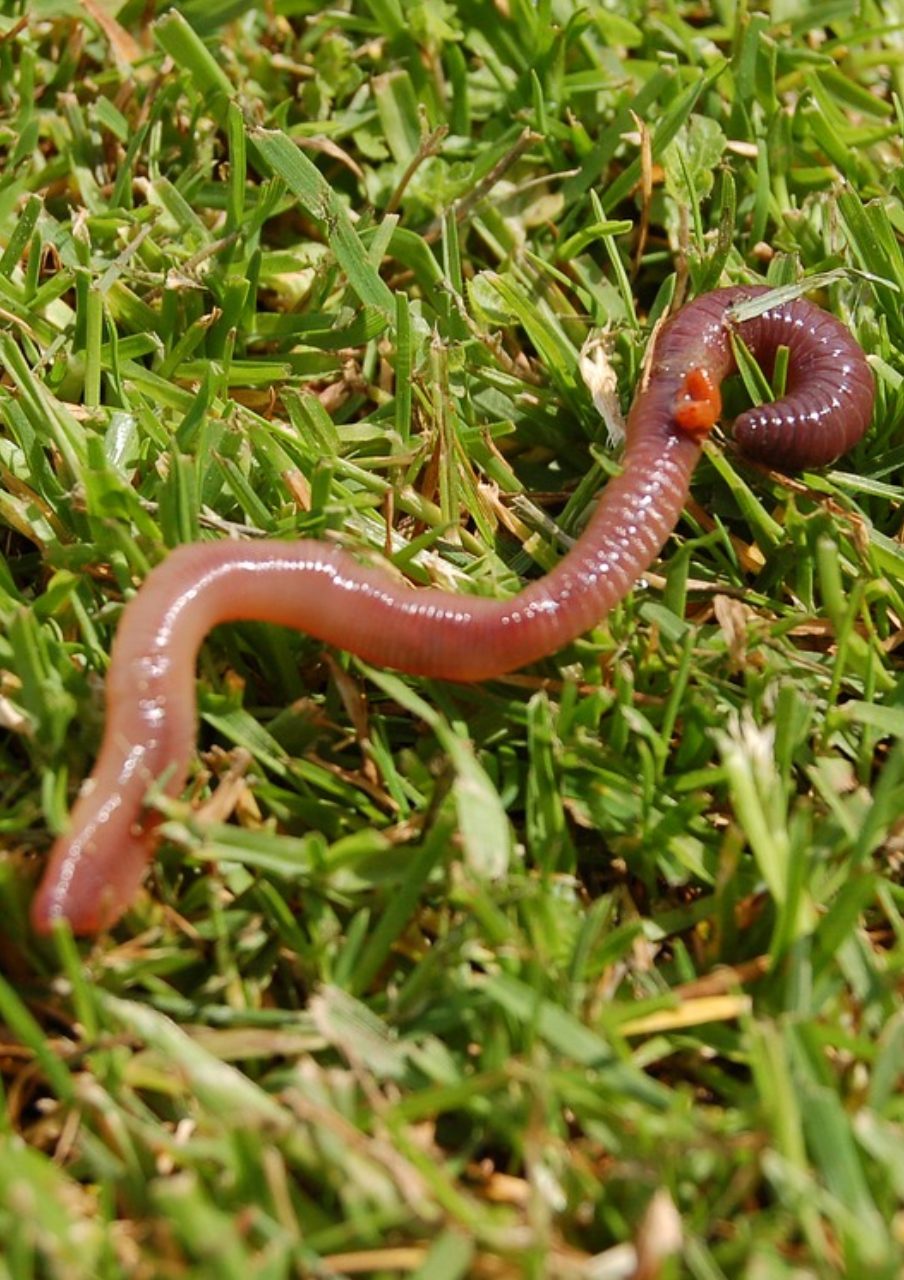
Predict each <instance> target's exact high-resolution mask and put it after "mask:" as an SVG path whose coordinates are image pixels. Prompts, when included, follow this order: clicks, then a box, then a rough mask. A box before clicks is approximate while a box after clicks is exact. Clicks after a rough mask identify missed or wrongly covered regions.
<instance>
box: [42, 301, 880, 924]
mask: <svg viewBox="0 0 904 1280" xmlns="http://www.w3.org/2000/svg"><path fill="white" fill-rule="evenodd" d="M767 292H768V290H766V289H765V288H762V287H755V286H751V287H746V286H739V287H735V288H729V289H720V290H717V291H716V292H713V293H710V294H706V295H704V296H703V297H701V298H698V299H697V300H696V301H695V302H692V303H690V304H689V305H688V306H686V307H684V308H683V310H681V311H680V312H678V314H677V315H676V316H675V317H674V318H673V319H671V320H670V321H669V322H668V323H667V324H666V325H664V326H663V328H662V330H661V332H660V334H659V336H658V339H657V341H656V345H655V352H654V356H653V359H652V362H651V364H650V367H649V370H648V375H647V377H646V379H645V381H644V384H643V386H642V388H641V389H640V391H639V392H638V394H637V396H636V398H635V400H634V404H633V406H632V408H631V411H630V414H629V416H628V422H627V439H626V446H625V455H624V468H623V470H622V472H621V474H620V475H619V476H618V477H617V478H616V479H614V480H611V481H610V482H609V484H608V485H607V486H606V488H605V490H604V491H603V493H602V496H601V497H600V499H599V502H598V505H597V507H596V510H595V512H594V513H593V515H592V517H591V519H590V521H589V523H588V524H587V527H586V528H585V530H584V532H583V533H582V535H581V537H580V538H579V539H578V540H577V542H576V544H575V545H574V546H573V547H572V549H571V550H570V551H569V552H568V554H567V555H566V556H565V557H564V558H563V559H562V561H561V562H560V563H559V564H558V566H557V567H556V568H555V569H553V571H552V572H551V573H549V574H547V575H546V576H545V577H543V578H541V579H539V580H537V581H536V582H533V583H531V584H530V585H529V586H527V587H525V588H524V590H523V591H521V592H520V593H519V594H518V595H517V596H515V597H513V598H512V599H510V600H505V601H496V600H488V599H482V598H477V597H470V596H459V595H454V594H451V593H448V592H445V591H440V590H435V589H428V590H412V589H409V588H406V587H405V586H404V585H400V584H399V583H398V582H397V581H396V580H395V579H394V578H393V577H391V576H390V575H389V574H388V573H387V572H385V571H383V570H381V569H378V568H368V567H364V566H362V565H360V564H359V563H358V562H357V561H356V560H355V559H354V558H353V557H352V556H351V555H349V553H348V552H347V551H344V550H342V549H340V548H338V547H336V546H334V545H332V544H330V543H326V542H317V541H312V540H311V541H308V540H302V541H297V542H258V543H237V542H199V543H193V544H190V545H187V546H184V547H181V548H179V549H178V550H176V551H173V552H172V553H171V554H170V555H169V556H168V557H167V559H166V560H165V561H164V562H163V563H162V564H161V565H159V566H158V567H157V568H155V569H154V570H153V572H152V573H151V574H150V575H149V576H148V578H147V580H146V582H145V583H144V585H143V586H142V588H141V590H140V591H139V592H138V593H137V595H136V596H135V597H134V599H133V600H131V601H130V603H129V604H128V606H127V607H126V609H125V611H124V613H123V617H122V621H121V623H120V626H119V631H118V633H117V636H116V640H115V643H114V646H113V652H112V658H111V663H110V670H109V674H108V677H107V722H106V729H105V733H104V738H103V742H102V745H101V751H100V756H99V758H98V761H97V765H96V767H95V769H94V772H93V774H92V776H91V779H90V780H89V782H88V784H87V786H86V787H85V788H84V789H83V792H82V795H81V796H80V798H79V799H78V801H77V802H76V804H75V807H74V809H73V812H72V816H71V823H70V830H69V832H68V834H66V835H64V836H62V837H60V838H59V839H58V840H57V841H56V843H55V845H54V847H53V850H52V852H51V857H50V862H49V865H48V868H47V871H46V873H45V875H44V878H43V881H42V883H41V885H40V887H39V889H38V892H37V894H36V896H35V899H34V903H33V907H32V920H33V922H34V925H35V927H36V928H37V929H38V930H40V931H46V930H47V929H48V928H49V927H50V926H51V924H52V922H53V921H54V920H55V919H57V918H60V917H65V918H66V919H67V920H68V921H69V922H70V924H71V926H72V928H73V930H74V931H75V932H77V933H93V932H96V931H97V930H99V929H101V928H104V927H106V926H107V925H109V924H111V923H112V922H113V921H114V920H115V919H116V918H117V917H118V916H119V915H120V914H121V912H122V911H123V910H124V909H125V908H126V907H127V906H128V905H129V903H130V901H131V900H132V898H133V896H134V894H135V892H136V891H137V889H138V886H139V884H140V882H141V879H142V876H143V874H144V870H145V867H146V865H147V862H148V859H149V858H150V857H151V856H152V854H153V850H154V845H155V839H156V832H155V828H156V826H157V823H158V821H159V817H158V815H157V814H156V813H155V812H154V811H153V810H151V809H147V808H145V804H144V801H145V797H146V795H147V792H148V788H149V787H150V786H151V784H152V783H155V782H156V783H158V784H159V785H161V786H162V789H163V790H164V792H165V793H167V794H169V795H178V794H179V793H180V792H181V791H182V790H183V788H184V786H185V782H186V778H187V774H188V767H189V762H190V760H191V755H192V752H193V750H194V742H195V734H196V712H195V691H194V678H195V677H194V670H195V659H196V656H197V652H198V649H199V647H200V645H201V642H202V640H203V638H204V636H205V635H206V633H207V632H208V631H209V630H210V629H211V628H212V627H215V626H217V625H218V624H219V623H221V622H229V621H235V620H239V619H248V620H251V619H255V620H261V621H265V622H272V623H278V624H280V625H283V626H287V627H294V628H297V629H298V630H300V631H304V632H307V633H308V634H309V635H311V636H315V637H317V638H318V639H320V640H323V641H325V642H327V643H328V644H332V645H336V646H338V647H340V648H342V649H346V650H348V651H350V652H352V653H354V654H357V655H358V656H360V657H362V658H365V659H366V660H367V661H369V662H372V663H376V664H378V665H381V666H387V667H395V668H396V669H398V670H401V671H406V672H410V673H412V674H418V675H427V676H436V677H440V678H443V679H447V680H461V681H465V680H483V679H486V678H489V677H492V676H499V675H502V674H504V673H506V672H508V671H512V670H514V669H516V668H518V667H521V666H524V665H525V664H527V663H530V662H533V661H535V660H536V659H538V658H542V657H544V656H546V655H548V654H550V653H553V652H555V651H556V650H557V649H559V648H561V647H562V646H563V645H564V644H566V643H568V642H569V641H571V640H573V639H575V638H576V637H577V636H579V635H581V634H582V632H584V631H587V630H588V629H589V628H590V627H592V626H594V625H595V624H596V623H598V622H599V621H600V620H601V619H602V618H603V616H604V615H605V614H606V613H607V612H608V610H609V609H611V608H612V606H613V605H614V604H616V603H617V602H618V601H619V600H621V599H622V598H623V597H624V596H625V595H626V594H627V593H628V591H629V590H630V588H631V586H632V584H633V583H634V582H635V581H636V580H637V578H638V577H639V576H640V575H641V574H642V573H643V572H644V570H645V569H647V568H648V567H649V565H650V564H651V563H652V561H653V560H654V558H655V557H656V555H657V554H658V552H659V551H660V550H661V548H662V546H663V544H664V543H665V541H666V539H667V538H668V536H669V534H670V533H671V531H672V529H673V528H674V526H675V524H676V522H677V520H678V518H679V516H680V514H681V511H682V508H683V507H684V504H685V501H686V499H687V495H688V487H689V484H690V479H691V475H692V473H693V470H694V466H695V464H696V462H697V459H698V457H699V455H700V450H701V447H702V442H703V439H704V438H705V436H706V433H707V432H708V430H709V429H710V428H711V427H712V426H713V424H714V423H715V421H716V419H717V418H718V416H719V412H720V396H719V386H720V384H721V382H722V380H723V379H724V378H725V377H726V375H727V374H729V373H730V372H731V371H732V370H733V369H734V358H733V355H732V348H731V342H730V332H731V329H732V328H733V327H734V328H736V329H737V331H738V332H739V333H740V335H741V337H742V338H743V340H744V342H745V343H746V344H747V346H748V347H749V348H750V349H751V351H752V352H753V354H754V355H755V356H756V357H757V359H758V360H759V361H760V362H761V363H762V364H763V365H764V367H765V368H766V369H767V371H768V370H769V368H770V366H771V363H772V360H773V358H774V355H775V352H776V350H777V348H778V347H779V346H780V345H782V344H784V345H786V346H787V347H788V348H789V351H790V359H789V375H788V386H787V391H786V394H785V395H784V396H783V398H782V399H781V400H778V401H776V402H775V403H773V404H768V405H763V406H760V407H758V408H754V409H750V410H748V411H747V412H746V413H744V414H743V415H741V417H739V418H738V419H737V420H736V422H735V425H734V435H735V438H736V439H737V440H738V441H739V442H740V444H741V447H742V448H743V450H744V451H745V453H747V454H748V455H749V456H751V457H753V458H756V459H758V460H762V461H768V462H769V463H771V464H772V465H774V466H778V467H787V468H795V467H801V466H818V465H821V464H823V463H826V462H830V461H831V460H833V459H834V458H836V457H838V456H839V455H840V454H842V453H843V452H844V451H845V450H846V449H848V448H850V446H851V445H852V444H853V443H854V442H855V441H856V440H858V439H859V438H860V436H861V435H862V434H863V433H864V431H865V430H866V428H867V426H868V424H869V421H870V416H871V413H872V405H873V390H874V388H873V378H872V374H871V371H870V369H869V366H868V365H867V363H866V360H865V358H864V356H863V353H862V351H861V350H860V348H859V347H858V346H857V344H856V343H855V341H854V340H853V338H852V337H851V335H850V334H849V333H848V331H847V329H845V327H844V326H843V325H842V324H841V323H840V322H839V321H838V320H837V319H835V318H834V317H833V316H831V315H829V314H828V313H827V312H825V311H822V310H821V309H820V308H818V307H816V306H814V305H812V304H811V303H809V302H806V301H804V300H796V301H793V302H790V303H785V304H783V305H780V306H775V307H772V308H769V309H767V310H765V311H764V312H763V313H762V314H761V315H759V316H757V317H756V318H754V319H750V320H746V321H744V322H743V323H742V324H733V322H732V320H731V316H730V312H731V308H732V307H733V306H736V305H738V304H739V303H742V302H745V301H748V300H750V299H753V298H756V297H759V296H760V295H763V294H765V293H767Z"/></svg>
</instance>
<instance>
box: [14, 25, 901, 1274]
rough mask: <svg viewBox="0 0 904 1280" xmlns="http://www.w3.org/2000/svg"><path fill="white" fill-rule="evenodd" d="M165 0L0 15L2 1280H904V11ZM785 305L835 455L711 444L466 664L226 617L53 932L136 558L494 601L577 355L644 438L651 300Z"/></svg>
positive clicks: (579, 434)
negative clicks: (348, 561)
mask: <svg viewBox="0 0 904 1280" xmlns="http://www.w3.org/2000/svg"><path fill="white" fill-rule="evenodd" d="M153 9H154V6H153V5H151V6H147V5H145V4H144V3H140V2H138V0H135V2H133V0H127V2H126V3H125V4H124V5H119V4H117V3H109V2H107V0H91V2H90V3H88V0H85V2H84V3H83V4H77V3H75V0H36V2H34V3H29V4H22V3H17V2H15V0H12V2H11V0H6V3H5V4H4V3H0V366H2V370H3V376H2V380H0V530H2V542H0V624H2V625H0V722H2V725H3V735H2V737H0V845H2V848H3V851H4V856H3V858H2V859H0V901H2V907H3V919H4V930H3V938H2V940H0V966H2V974H3V976H2V978H0V1081H2V1088H3V1092H4V1106H3V1107H2V1109H0V1277H2V1278H5V1277H11V1278H13V1280H26V1278H31V1277H41V1278H43V1277H65V1278H66V1280H80V1278H81V1277H85V1278H86V1280H89V1278H90V1280H93V1278H95V1277H101V1278H104V1277H115V1276H125V1275H128V1276H130V1277H138V1278H139V1280H140V1278H142V1277H178V1276H185V1275H191V1276H197V1277H202V1278H203V1277H218V1278H219V1277H233V1276H235V1277H241V1278H242V1280H247V1278H248V1277H249V1276H253V1277H260V1278H261V1280H264V1278H266V1280H270V1278H271V1277H272V1278H274V1280H275V1278H277V1277H279V1278H281V1277H293V1276H311V1277H326V1276H357V1275H367V1276H372V1277H379V1278H385V1280H389V1278H391V1277H397V1276H406V1277H407V1276H412V1277H415V1278H416V1280H456V1278H457V1277H475V1278H476V1280H496V1278H497V1277H512V1278H515V1277H537V1278H539V1277H549V1278H551V1280H615V1278H616V1277H626V1278H627V1277H635V1280H640V1278H641V1277H646V1280H654V1278H655V1277H663V1278H664V1280H669V1278H671V1277H679V1276H680V1277H685V1276H687V1277H692V1278H693V1280H719V1278H721V1277H725V1278H726V1280H734V1278H735V1277H745V1278H746V1277H749V1280H772V1278H773V1277H775V1278H776V1280H778V1278H783V1277H788V1278H789V1280H791V1278H792V1277H793V1280H803V1278H804V1277H818V1278H820V1280H821V1278H823V1277H826V1278H828V1277H841V1276H848V1277H853V1276H861V1275H866V1274H869V1275H870V1276H871V1277H873V1278H874V1280H884V1278H885V1277H888V1278H889V1280H890V1278H891V1277H898V1276H900V1275H901V1273H902V1266H904V1155H902V1152H904V1141H902V1139H904V1093H902V1066H901V1064H902V1061H904V1058H902V1053H904V1002H902V972H904V887H902V874H901V869H902V845H901V814H902V812H904V745H902V744H904V692H902V684H901V678H900V673H901V662H900V656H899V655H900V642H901V636H902V618H904V553H902V550H901V544H900V537H899V530H900V510H901V503H902V499H904V488H902V466H904V447H902V444H901V440H902V428H904V305H902V291H904V254H902V237H904V203H902V194H904V176H902V175H904V165H902V130H904V107H902V103H904V34H902V32H904V12H902V9H901V6H900V3H899V2H898V0H886V2H885V3H875V2H873V0H863V3H862V4H860V5H857V4H855V3H853V2H852V0H834V2H833V3H831V4H826V5H821V6H810V5H808V4H806V3H804V2H803V0H774V3H773V4H772V5H771V8H769V9H766V10H762V11H761V10H750V9H748V8H747V7H746V6H744V5H734V4H732V3H729V2H728V0H713V3H712V4H707V3H704V4H697V3H685V2H684V0H677V3H673V4H668V5H663V6H661V7H659V6H651V7H649V8H647V7H645V6H643V5H641V4H639V3H634V2H633V0H621V3H620V4H619V5H618V6H617V7H611V8H610V7H605V6H603V5H602V4H600V3H598V2H597V0H586V3H585V4H584V5H583V6H581V7H579V6H577V5H572V4H570V3H567V2H566V0H537V2H536V3H530V2H529V0H498V2H497V3H490V0H458V2H457V3H454V4H453V3H447V2H445V0H421V2H418V3H409V2H408V0H342V2H341V3H337V4H336V5H335V6H334V7H332V8H324V7H323V6H321V5H319V4H316V3H314V2H313V0H270V3H268V4H266V5H263V4H261V5H244V4H235V3H230V0H214V2H211V0H204V2H203V3H202V2H201V0H188V2H187V3H184V4H181V5H179V6H177V8H176V9H170V10H168V11H165V12H161V13H159V14H158V15H156V16H155V15H154V13H153V12H152V11H153ZM804 276H806V277H812V278H813V280H812V283H813V286H814V287H815V290H816V296H818V297H819V298H820V299H821V300H822V301H824V302H825V303H827V304H828V305H830V306H831V307H832V308H833V309H834V310H836V312H837V313H838V314H839V315H841V316H842V317H843V318H844V319H845V320H846V322H847V323H848V324H849V325H850V326H851V327H852V329H853V330H854V331H855V332H856V333H857V334H858V336H859V337H860V339H861V341H862V342H863V345H864V347H865V348H866V349H867V351H868V352H869V353H870V357H871V360H872V364H873V368H874V370H875V373H876V380H877V410H876V416H875V423H874V427H873V430H872V432H871V433H870V435H869V436H868V437H867V439H866V440H865V441H864V442H863V443H862V444H861V445H860V446H858V448H857V449H856V450H855V451H854V453H853V454H852V455H851V456H849V457H847V458H845V459H843V460H842V461H841V462H840V463H839V464H838V465H837V466H836V467H835V468H833V469H831V470H829V471H827V472H823V473H813V474H807V475H804V476H802V477H796V478H793V479H792V478H789V477H785V476H782V475H778V474H773V473H768V472H764V471H761V470H756V469H754V468H752V467H750V466H748V465H745V464H744V463H743V462H742V461H741V460H739V459H738V457H737V456H736V455H735V454H734V453H733V451H732V449H731V446H730V443H726V441H725V440H724V439H720V440H719V441H718V442H717V443H716V444H715V446H714V447H713V448H712V449H710V450H709V451H708V453H707V456H706V458H705V460H704V463H703V465H702V466H701V467H700V469H699V471H698V475H697V477H696V481H695V487H694V492H693V496H692V500H691V502H690V503H689V505H688V508H687V511H686V513H685V516H684V518H683V520H682V522H681V525H680V527H679V529H678V530H677V531H676V534H675V537H674V539H673V540H672V542H671V544H670V545H669V547H668V548H667V550H666V553H665V554H664V556H663V558H662V560H661V562H660V563H659V564H657V566H655V572H654V573H651V574H650V577H649V581H648V583H646V584H645V585H644V586H642V587H640V588H638V589H637V590H636V591H635V592H634V593H633V594H632V595H631V597H630V598H629V599H628V600H626V601H625V602H624V603H623V604H622V605H621V606H619V607H618V608H617V609H616V610H615V611H614V613H613V614H612V615H611V616H610V617H609V618H608V619H607V620H606V621H605V623H604V624H603V625H601V626H600V627H599V628H598V629H597V630H596V631H595V632H593V633H592V634H590V635H588V636H586V637H585V638H583V639H582V640H581V641H580V642H578V643H576V644H575V645H574V646H572V648H571V649H570V650H568V651H567V652H564V653H561V654H559V655H556V656H554V657H552V658H550V659H549V660H548V661H547V662H545V663H544V664H542V665H541V666H540V667H538V668H536V669H533V670H530V671H527V672H522V673H518V674H517V675H514V676H512V677H511V678H509V679H507V680H502V681H497V682H494V683H493V684H491V685H487V686H481V687H467V686H462V687H453V686H445V685H442V684H439V683H430V682H418V681H415V680H411V679H408V678H403V677H400V676H398V675H393V674H389V673H386V672H382V671H378V670H370V669H368V668H366V667H365V666H364V665H363V664H361V663H359V662H357V661H355V660H353V659H349V658H348V657H347V656H345V655H342V654H339V653H332V654H329V653H325V652H324V651H323V649H322V648H321V647H320V646H317V645H315V644H313V643H311V642H310V641H308V640H306V639H305V638H304V637H301V636H296V635H294V634H286V633H283V632H279V631H276V630H272V629H267V628H263V627H259V626H252V625H244V626H233V627H229V628H222V629H220V630H219V631H217V632H216V633H215V634H214V635H213V636H212V637H211V638H210V639H209V641H208V643H207V644H206V646H205V648H204V652H203V655H202V659H201V664H200V672H199V703H200V710H201V716H202V730H201V737H200V741H199V755H198V761H197V769H196V773H195V776H194V780H193V785H192V792H191V797H190V801H191V803H190V804H189V803H186V802H178V803H172V804H170V805H169V806H168V807H167V811H166V817H167V822H166V827H165V830H166V833H167V837H168V839H167V843H166V845H165V847H164V848H163V849H162V850H161V853H160V857H159V859H158V861H157V863H156V864H155V866H154V868H153V870H152V872H151V874H150V876H149V879H148V884H147V889H146V891H145V892H144V893H143V894H142V896H141V897H140V899H139V900H138V901H137V902H136V904H135V907H134V909H133V910H132V911H131V912H130V913H129V914H128V916H127V917H126V918H125V919H124V920H123V921H122V922H121V923H120V924H119V925H118V926H117V927H116V929H115V930H113V932H112V933H111V934H109V935H107V936H104V937H102V938H100V939H98V940H97V941H96V942H94V943H87V944H80V945H78V946H77V945H76V944H75V943H74V942H73V941H72V939H71V938H68V937H66V936H65V935H61V936H59V937H57V938H55V939H54V940H52V941H50V942H40V941H39V940H37V939H36V938H35V937H34V936H32V934H31V933H30V931H29V927H28V924H27V917H26V910H27V902H28V899H29V895H30V893H31V889H32V886H33V884H34V882H35V878H36V876H37V874H38V872H39V870H40V865H41V862H42V856H43V854H44V853H45V851H46V849H47V848H48V845H49V840H50V838H51V834H52V833H53V832H54V831H57V830H59V829H60V827H61V826H62V824H63V823H64V822H65V818H66V813H67V811H68V806H69V803H70V801H71V798H72V795H73V794H74V791H75V788H76V787H77V785H78V782H79V780H80V779H81V778H83V777H84V776H85V775H86V774H87V773H88V771H89V770H90V766H91V762H92V759H93V756H94V754H95V751H96V748H97V744H98V741H99V734H100V728H101V724H102V716H103V700H102V687H101V680H102V677H103V673H104V670H105V667H106V663H107V653H108V651H109V644H110V640H111V637H112V634H113V632H114V630H115V626H116V621H117V618H118V616H119V613H120V611H121V608H122V603H123V601H124V600H125V599H126V598H127V597H128V596H129V595H130V594H131V593H132V591H133V590H134V588H135V586H136V584H137V583H138V582H140V580H141V578H142V577H143V576H144V575H145V574H146V572H147V570H148V568H149V566H150V565H151V564H153V563H155V562H157V561H158V560H159V559H161V558H162V557H163V556H165V554H166V552H167V550H168V549H169V548H171V547H173V546H175V545H177V544H179V543H181V542H184V541H186V540H189V539H194V538H199V537H202V538H209V537H224V536H230V535H240V536H247V537H255V536H283V537H294V536H299V537H303V536H305V535H312V534H316V535H329V536H332V537H334V538H338V539H341V540H342V541H344V542H346V543H347V544H348V545H349V546H352V547H355V548H358V549H360V550H361V552H362V554H373V555H378V554H382V553H388V554H390V555H391V557H392V559H393V561H394V563H395V564H396V565H397V566H398V567H399V568H400V569H402V570H403V571H404V572H406V573H407V574H408V575H409V576H410V577H411V578H412V579H413V580H414V581H416V582H422V583H427V582H438V583H442V584H444V585H452V586H454V587H456V588H457V589H460V590H462V591H476V592H482V593H486V594H492V595H497V594H499V595H501V594H503V593H507V592H511V591H513V590H515V589H517V586H518V584H519V582H520V581H522V580H523V579H524V578H526V577H529V576H531V575H533V574H536V573H538V572H542V571H543V569H544V568H546V567H548V566H549V565H550V564H551V563H553V562H554V560H555V558H556V557H557V556H558V555H559V554H560V553H561V550H562V548H563V547H564V546H565V545H567V541H568V537H569V536H570V535H572V534H573V533H574V531H575V530H576V529H578V528H579V527H580V525H581V522H582V520H583V519H584V518H585V517H586V514H587V512H588V510H589V508H590V506H591V505H592V502H593V498H594V494H595V493H596V491H597V490H598V488H599V487H600V485H601V484H602V483H603V482H604V480H605V478H606V476H607V475H610V474H612V472H613V469H614V467H615V465H616V463H615V461H614V460H613V455H612V454H611V452H610V449H609V446H608V439H607V430H606V427H605V425H604V423H603V422H602V420H601V418H600V415H599V413H598V411H597V410H596V409H595V408H594V404H593V400H592V396H591V393H590V391H589V390H588V387H587V386H586V384H585V381H584V377H583V374H582V364H581V358H580V356H581V348H582V346H583V344H584V342H585V339H587V337H588V336H590V335H592V334H593V333H594V332H595V331H597V330H600V329H605V330H606V331H607V332H608V334H609V346H610V354H611V359H612V361H613V364H614V366H615V367H616V369H617V372H618V376H619V387H620V395H621V398H622V401H623V404H626V403H627V401H628V399H629V398H630V391H631V387H632V386H633V384H634V382H635V381H636V379H637V377H638V375H639V372H640V368H641V364H642V360H643V354H644V350H645V346H646V342H647V338H648V334H649V331H650V327H651V325H652V323H653V322H654V320H655V319H656V317H657V316H659V315H660V314H662V312H663V310H664V309H665V307H666V306H667V305H668V303H669V301H670V300H671V299H672V298H673V297H674V296H675V295H676V294H682V293H687V292H689V291H691V292H698V291H700V290H703V289H706V288H710V287H713V286H715V285H717V284H718V283H720V282H722V283H726V282H729V281H735V280H742V279H751V278H758V279H759V278H763V279H766V280H768V281H769V282H771V283H773V284H775V285H782V284H793V283H794V282H796V281H798V280H799V279H800V278H802V277H804ZM739 394H740V393H739ZM217 784H219V789H217Z"/></svg>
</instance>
